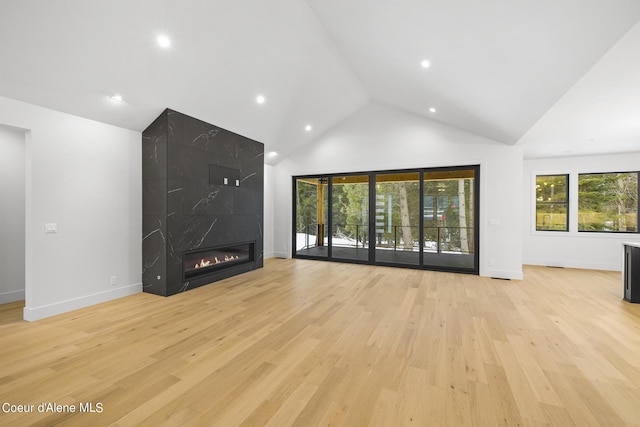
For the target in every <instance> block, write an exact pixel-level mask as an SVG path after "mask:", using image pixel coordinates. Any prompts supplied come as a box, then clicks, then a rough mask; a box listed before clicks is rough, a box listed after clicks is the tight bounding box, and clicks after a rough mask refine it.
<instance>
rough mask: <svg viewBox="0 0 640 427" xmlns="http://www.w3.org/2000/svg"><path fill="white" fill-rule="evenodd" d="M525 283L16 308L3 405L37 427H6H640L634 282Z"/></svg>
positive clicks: (3, 324) (270, 289) (313, 286)
mask: <svg viewBox="0 0 640 427" xmlns="http://www.w3.org/2000/svg"><path fill="white" fill-rule="evenodd" d="M524 275H525V279H524V280H523V281H504V280H495V279H489V278H482V277H477V276H469V275H460V274H448V273H437V272H429V271H417V270H407V269H398V268H385V267H371V266H361V265H353V264H337V263H328V262H317V261H316V262H314V261H305V260H280V259H272V260H267V262H266V265H265V268H264V269H261V270H258V271H254V272H251V273H247V274H244V275H241V276H238V277H235V278H232V279H228V280H226V281H223V282H218V283H216V284H213V285H210V286H205V287H202V288H198V289H195V290H192V291H189V292H186V293H183V294H179V295H175V296H172V297H169V298H163V297H158V296H154V295H149V294H138V295H133V296H131V297H127V298H123V299H120V300H117V301H111V302H109V303H105V304H100V305H97V306H93V307H90V308H87V309H82V310H78V311H75V312H72V313H68V314H64V315H60V316H56V317H54V318H50V319H45V320H41V321H38V322H34V323H27V322H24V321H22V320H20V317H21V307H20V305H19V304H10V305H8V306H5V307H2V308H1V309H0V403H4V402H8V403H12V404H22V405H30V404H31V405H34V411H36V412H35V413H30V414H6V413H0V425H2V426H10V425H36V426H37V425H42V426H50V425H56V424H57V423H60V425H77V426H101V425H111V424H113V425H119V426H134V425H149V426H160V425H175V426H187V425H203V426H224V427H226V426H235V425H244V426H262V425H268V426H288V425H297V426H315V425H335V426H367V425H374V426H401V425H411V426H457V425H477V426H502V425H504V426H551V425H552V426H562V427H566V426H579V427H582V426H598V425H603V426H625V425H640V305H634V304H628V303H625V302H623V301H622V298H621V295H622V283H621V274H620V273H613V272H601V271H587V270H572V269H554V268H546V267H525V269H524ZM42 402H45V403H48V402H51V403H54V402H55V403H58V404H61V405H76V411H77V412H76V413H70V412H67V413H38V412H37V409H38V408H37V405H38V404H40V403H42ZM81 403H83V404H85V403H92V404H93V405H94V406H93V407H94V409H96V405H97V404H98V403H99V404H101V405H102V412H101V413H79V412H78V411H79V407H78V405H80V404H81Z"/></svg>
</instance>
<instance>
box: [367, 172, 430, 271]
mask: <svg viewBox="0 0 640 427" xmlns="http://www.w3.org/2000/svg"><path fill="white" fill-rule="evenodd" d="M419 224H420V173H418V172H408V173H406V172H405V173H390V174H377V175H376V212H375V232H376V235H375V248H376V258H375V260H376V261H378V262H389V263H395V264H416V265H417V264H419V263H420V258H419V253H420V245H419V241H420V239H419V236H420V229H419Z"/></svg>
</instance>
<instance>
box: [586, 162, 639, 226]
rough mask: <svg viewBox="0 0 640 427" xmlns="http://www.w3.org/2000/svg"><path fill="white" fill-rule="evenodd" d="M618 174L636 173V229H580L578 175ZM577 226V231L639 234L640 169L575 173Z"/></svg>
mask: <svg viewBox="0 0 640 427" xmlns="http://www.w3.org/2000/svg"><path fill="white" fill-rule="evenodd" d="M619 174H635V175H636V183H637V184H636V187H637V188H636V190H637V192H636V231H627V230H624V231H614V230H581V229H580V224H581V223H580V176H584V175H619ZM576 181H577V183H576V184H577V190H578V191H577V193H578V196H577V197H578V199H577V203H576V204H577V209H576V211H577V227H578V230H577V231H578V233H603V234H640V227H639V225H640V224H639V220H640V171H618V172H581V173H578V174H577V178H576Z"/></svg>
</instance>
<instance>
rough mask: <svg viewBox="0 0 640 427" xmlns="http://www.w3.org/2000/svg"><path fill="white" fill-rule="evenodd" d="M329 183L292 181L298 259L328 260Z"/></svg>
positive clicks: (324, 179)
mask: <svg viewBox="0 0 640 427" xmlns="http://www.w3.org/2000/svg"><path fill="white" fill-rule="evenodd" d="M328 180H329V178H327V177H311V178H301V179H296V181H295V189H294V192H295V209H296V216H295V226H294V228H295V230H294V239H293V240H294V247H295V253H296V254H298V255H307V256H314V257H327V256H328V250H327V247H328V235H327V231H328V229H327V227H326V225H327V222H328V221H327V219H328V205H329V193H328V187H329V186H328Z"/></svg>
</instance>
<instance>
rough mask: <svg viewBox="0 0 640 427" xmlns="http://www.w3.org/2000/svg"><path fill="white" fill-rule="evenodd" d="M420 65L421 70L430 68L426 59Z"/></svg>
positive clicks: (429, 63)
mask: <svg viewBox="0 0 640 427" xmlns="http://www.w3.org/2000/svg"><path fill="white" fill-rule="evenodd" d="M420 65H421V66H422V68H429V67H430V66H431V62H429V61H428V60H426V59H423V60H422V62H421V63H420Z"/></svg>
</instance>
